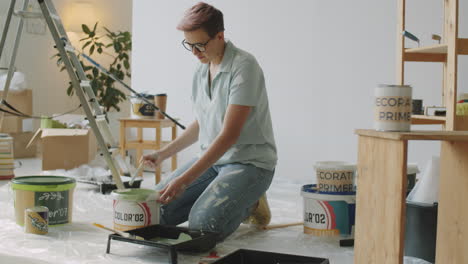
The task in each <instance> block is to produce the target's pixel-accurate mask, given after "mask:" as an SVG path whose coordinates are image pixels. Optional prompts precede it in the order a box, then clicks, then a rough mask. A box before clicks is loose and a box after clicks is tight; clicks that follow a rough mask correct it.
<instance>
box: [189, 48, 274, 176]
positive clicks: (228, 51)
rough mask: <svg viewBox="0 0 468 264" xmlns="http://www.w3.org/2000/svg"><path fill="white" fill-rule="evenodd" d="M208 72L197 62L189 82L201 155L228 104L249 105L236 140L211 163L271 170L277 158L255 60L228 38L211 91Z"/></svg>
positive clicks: (220, 125)
mask: <svg viewBox="0 0 468 264" xmlns="http://www.w3.org/2000/svg"><path fill="white" fill-rule="evenodd" d="M208 72H209V64H201V63H200V65H199V66H198V67H197V69H196V71H195V74H194V77H193V84H192V102H193V105H194V112H195V116H196V119H197V121H198V124H199V126H200V131H199V135H198V141H199V143H200V148H201V154H202V153H203V152H204V151H206V150H207V148H208V147H209V146H210V144H211V143H212V142H213V141H214V140H215V139H216V137H217V136H218V135H219V134H220V133H221V130H222V128H223V120H224V116H225V114H226V111H227V108H228V105H230V104H236V105H246V106H252V110H251V112H250V114H249V116H248V118H247V121H246V122H245V124H244V126H243V128H242V131H241V134H240V136H239V138H238V140H237V142H236V143H235V144H234V145H232V146H231V147H230V148H229V149H228V150H227V151H226V153H224V155H223V156H222V157H221V158H220V159H219V160H218V161H217V162H216V163H215V165H222V164H229V163H244V164H253V165H255V166H257V167H260V168H263V169H267V170H273V169H274V168H275V166H276V161H277V155H276V144H275V139H274V135H273V127H272V123H271V116H270V110H269V106H268V96H267V91H266V88H265V78H264V76H263V71H262V69H261V68H260V65H259V64H258V62H257V60H256V59H255V57H254V56H252V55H251V54H249V53H247V52H246V51H243V50H241V49H238V48H236V47H235V46H234V45H233V44H232V43H231V42H230V41H228V42H227V43H226V47H225V49H224V56H223V60H222V62H221V65H220V67H219V71H218V73H217V74H216V76H215V77H214V79H213V82H212V86H211V91H210V86H209V81H208V78H209V75H208ZM201 154H200V155H201Z"/></svg>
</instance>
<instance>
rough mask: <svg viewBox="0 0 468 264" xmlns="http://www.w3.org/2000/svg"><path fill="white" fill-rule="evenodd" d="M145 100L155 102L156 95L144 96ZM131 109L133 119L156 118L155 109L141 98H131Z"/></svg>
mask: <svg viewBox="0 0 468 264" xmlns="http://www.w3.org/2000/svg"><path fill="white" fill-rule="evenodd" d="M143 96H144V98H145V99H147V100H148V101H150V102H153V101H154V95H150V94H143ZM130 103H131V109H130V116H131V117H132V118H140V119H153V118H154V107H153V106H152V105H150V104H148V103H146V102H145V101H143V100H142V99H141V98H140V97H137V96H131V97H130Z"/></svg>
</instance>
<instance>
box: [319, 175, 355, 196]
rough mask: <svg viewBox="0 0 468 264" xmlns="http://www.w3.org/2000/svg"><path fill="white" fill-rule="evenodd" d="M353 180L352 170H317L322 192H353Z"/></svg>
mask: <svg viewBox="0 0 468 264" xmlns="http://www.w3.org/2000/svg"><path fill="white" fill-rule="evenodd" d="M353 181H354V171H352V170H317V182H318V184H317V185H318V189H319V191H320V192H339V193H347V192H353V191H354V190H353Z"/></svg>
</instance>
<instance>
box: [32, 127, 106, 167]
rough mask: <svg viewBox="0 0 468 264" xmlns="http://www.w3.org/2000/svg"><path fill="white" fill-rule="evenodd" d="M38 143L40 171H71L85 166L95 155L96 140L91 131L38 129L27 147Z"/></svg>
mask: <svg viewBox="0 0 468 264" xmlns="http://www.w3.org/2000/svg"><path fill="white" fill-rule="evenodd" d="M39 141H40V143H41V148H42V170H57V169H66V170H69V169H73V168H76V167H78V166H80V165H83V164H87V163H89V162H90V161H92V160H93V159H94V157H95V156H96V153H97V144H96V138H95V136H94V134H93V133H92V131H91V129H55V128H45V129H44V128H41V129H39V130H38V131H37V132H36V133H35V134H34V136H33V137H32V139H31V141H30V142H29V143H28V146H32V145H34V144H36V143H38V142H39Z"/></svg>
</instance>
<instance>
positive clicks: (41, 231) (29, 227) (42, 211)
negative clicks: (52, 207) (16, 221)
mask: <svg viewBox="0 0 468 264" xmlns="http://www.w3.org/2000/svg"><path fill="white" fill-rule="evenodd" d="M48 226H49V208H47V207H45V206H36V207H33V208H28V209H26V210H25V211H24V232H25V233H30V234H36V235H45V234H47V232H48V231H49V228H48Z"/></svg>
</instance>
